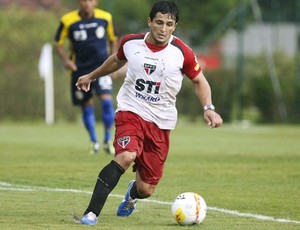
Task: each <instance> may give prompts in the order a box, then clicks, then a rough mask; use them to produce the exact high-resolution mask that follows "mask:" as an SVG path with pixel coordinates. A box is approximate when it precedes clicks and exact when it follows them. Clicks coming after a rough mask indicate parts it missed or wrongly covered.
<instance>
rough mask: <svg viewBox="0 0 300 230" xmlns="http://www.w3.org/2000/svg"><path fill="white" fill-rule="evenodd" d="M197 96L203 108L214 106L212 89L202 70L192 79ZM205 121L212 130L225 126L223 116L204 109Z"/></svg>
mask: <svg viewBox="0 0 300 230" xmlns="http://www.w3.org/2000/svg"><path fill="white" fill-rule="evenodd" d="M192 82H193V84H194V88H195V92H196V95H197V97H198V99H199V101H200V102H201V104H202V106H203V108H204V107H205V106H208V105H212V97H211V88H210V85H209V83H208V81H207V79H206V78H205V76H204V74H203V72H202V70H201V71H200V73H199V74H198V75H197V76H196V77H195V78H193V79H192ZM204 119H205V121H206V122H207V124H208V125H209V126H211V127H212V128H217V127H220V126H221V125H222V124H223V120H222V118H221V116H220V115H219V114H218V113H217V112H215V110H214V108H213V109H204Z"/></svg>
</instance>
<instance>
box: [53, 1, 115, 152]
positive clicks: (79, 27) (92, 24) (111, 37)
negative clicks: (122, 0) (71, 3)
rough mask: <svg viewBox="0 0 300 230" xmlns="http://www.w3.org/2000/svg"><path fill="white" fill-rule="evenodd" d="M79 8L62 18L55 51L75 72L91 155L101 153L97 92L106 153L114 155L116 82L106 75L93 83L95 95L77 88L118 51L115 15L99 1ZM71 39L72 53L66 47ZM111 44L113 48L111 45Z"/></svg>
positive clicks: (77, 100) (77, 99) (77, 101)
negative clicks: (79, 79)
mask: <svg viewBox="0 0 300 230" xmlns="http://www.w3.org/2000/svg"><path fill="white" fill-rule="evenodd" d="M78 3H79V9H78V10H75V11H72V12H69V13H67V14H65V15H63V16H62V18H61V20H60V24H59V27H58V29H57V32H56V36H55V48H56V51H57V53H58V55H59V56H60V58H61V59H62V61H63V62H64V64H65V67H66V69H67V70H70V71H71V92H72V101H73V104H74V105H78V106H81V110H82V117H83V123H84V125H85V128H86V129H87V131H88V133H89V136H90V141H91V147H90V151H91V153H97V152H98V150H99V146H100V145H99V140H98V137H97V133H96V118H95V113H94V102H93V93H94V92H95V93H96V94H97V96H98V98H99V101H100V106H101V108H102V120H103V124H104V128H105V130H104V137H103V139H104V146H103V147H104V150H105V151H106V152H107V153H108V154H114V149H113V146H112V143H110V140H111V128H112V126H113V122H114V115H115V112H114V106H113V98H112V90H113V89H112V79H111V76H110V75H108V74H107V75H105V76H102V77H101V78H99V79H98V80H97V81H94V82H93V83H92V84H91V87H92V88H93V90H94V92H92V91H89V92H84V91H80V90H78V89H77V88H76V86H75V83H76V82H77V79H78V78H79V77H80V76H81V75H84V74H87V73H89V72H91V71H93V70H94V69H96V68H97V67H98V66H99V65H101V64H102V63H103V62H104V61H105V60H106V59H107V58H108V56H109V54H110V53H115V52H116V51H117V48H118V47H117V46H118V41H117V37H116V35H115V32H114V27H113V22H112V15H111V14H110V13H109V12H106V11H104V10H101V9H98V8H96V7H97V0H78ZM67 39H68V40H69V44H70V54H68V53H67V51H66V50H65V48H64V44H65V41H66V40H67ZM107 44H109V47H108V46H107Z"/></svg>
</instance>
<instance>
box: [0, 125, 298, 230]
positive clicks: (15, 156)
mask: <svg viewBox="0 0 300 230" xmlns="http://www.w3.org/2000/svg"><path fill="white" fill-rule="evenodd" d="M102 128H103V127H102V126H98V129H99V130H102ZM0 134H1V138H0V146H1V161H0V182H7V183H11V184H13V185H12V186H11V187H10V186H7V187H6V188H8V190H2V188H3V187H5V186H3V185H2V184H0V193H1V209H0V215H1V219H0V222H1V229H10V230H14V229H24V230H25V229H28V230H31V229H50V230H51V229H53V230H57V229H86V228H87V227H84V226H81V225H76V224H74V223H73V221H72V214H73V213H77V214H78V215H79V216H80V215H81V214H82V213H83V211H84V210H85V208H86V206H87V204H88V202H89V199H90V196H91V192H92V190H93V186H94V184H95V181H96V177H97V175H98V173H99V170H100V169H101V168H102V167H104V166H105V165H106V164H107V163H108V162H109V161H110V160H111V159H112V158H111V156H108V155H107V154H105V153H104V152H103V151H100V152H99V154H98V155H88V153H87V145H88V143H89V142H88V140H87V138H86V139H85V138H83V137H85V131H84V130H83V129H82V127H81V126H80V125H74V124H64V123H60V124H58V125H54V126H46V125H44V124H41V123H39V124H37V123H16V124H15V123H14V124H10V123H2V124H1V129H0ZM299 138H300V133H299V126H253V127H248V128H245V127H244V128H242V127H238V126H226V125H225V126H223V127H221V128H218V129H210V128H209V127H207V126H206V125H205V126H203V125H202V124H199V123H196V124H189V123H186V122H185V121H184V120H180V121H179V123H178V126H177V129H176V130H174V131H173V132H172V134H171V143H172V144H171V149H170V154H169V157H168V159H167V162H166V165H165V169H164V176H163V178H162V180H161V182H160V184H159V185H158V186H157V189H156V190H155V192H154V194H153V196H152V197H151V198H150V199H149V200H150V202H143V201H142V200H141V201H139V202H138V204H137V209H138V210H139V212H136V213H134V214H133V215H132V216H130V217H129V218H120V217H117V216H116V209H117V207H118V204H119V203H120V202H121V201H122V197H123V195H124V194H125V191H126V188H127V183H128V181H129V180H131V179H132V178H133V177H134V174H133V173H132V170H131V168H129V169H128V170H127V172H126V173H125V174H124V175H123V176H122V177H121V179H120V182H119V184H118V185H117V186H116V188H115V189H114V190H113V192H112V196H110V197H108V200H107V203H106V205H105V207H104V209H103V212H102V214H101V216H100V221H99V223H98V225H97V226H96V227H95V228H96V229H108V230H110V229H112V230H125V229H149V230H151V229H158V230H162V229H170V230H171V229H172V230H173V229H176V230H177V229H178V230H182V229H198V228H199V229H201V230H216V229H230V230H240V229H243V230H253V229H259V230H260V229H261V230H262V229H268V230H278V229H281V230H296V229H299V221H300V213H299V210H300V203H299V202H296V201H298V199H299V189H300V181H299V176H300V174H299V163H300V155H299V148H300V142H299ZM254 143H255V144H254ZM26 186H29V187H26ZM13 189H16V190H13ZM59 189H61V190H59ZM68 189H73V190H69V191H68V192H67V191H66V190H68ZM72 191H73V192H72ZM76 191H77V192H76ZM185 191H193V192H198V193H200V194H201V195H202V196H203V197H204V199H205V201H206V202H207V205H208V207H209V208H208V212H207V217H206V219H205V221H204V222H203V224H202V225H200V226H192V227H181V226H178V225H176V224H175V222H174V220H173V218H172V217H171V212H170V205H169V204H168V203H171V202H172V201H173V200H174V199H175V197H176V196H177V195H178V194H179V193H181V192H185ZM283 194H284V196H283ZM153 200H156V201H157V200H158V201H163V202H168V203H167V204H166V203H165V204H158V203H155V202H151V201H153ZM14 207H15V208H14ZM211 207H217V208H224V209H228V210H235V211H239V212H241V213H251V214H258V215H266V216H271V217H275V218H284V219H289V220H297V221H298V224H296V223H279V222H275V221H274V220H272V221H266V220H258V219H255V218H247V217H242V216H235V215H232V214H228V213H227V214H226V213H222V212H220V211H216V210H212V209H210V208H211Z"/></svg>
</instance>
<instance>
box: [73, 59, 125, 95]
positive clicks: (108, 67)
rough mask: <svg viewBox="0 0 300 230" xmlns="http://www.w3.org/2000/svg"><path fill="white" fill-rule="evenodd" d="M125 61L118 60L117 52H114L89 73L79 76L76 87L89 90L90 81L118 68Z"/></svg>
mask: <svg viewBox="0 0 300 230" xmlns="http://www.w3.org/2000/svg"><path fill="white" fill-rule="evenodd" d="M126 62H127V61H126V60H120V59H119V58H118V57H117V53H114V54H112V55H111V56H109V57H108V59H106V61H105V62H104V63H103V64H102V65H101V66H99V67H98V68H97V69H95V70H94V71H92V72H90V73H89V74H86V75H83V76H81V77H80V78H79V79H78V81H77V83H76V87H77V88H78V89H79V90H83V91H89V90H90V84H91V82H93V81H95V80H96V79H97V78H99V77H102V76H106V75H110V74H111V73H113V72H115V71H117V70H119V69H120V68H121V67H122V66H124V65H125V63H126Z"/></svg>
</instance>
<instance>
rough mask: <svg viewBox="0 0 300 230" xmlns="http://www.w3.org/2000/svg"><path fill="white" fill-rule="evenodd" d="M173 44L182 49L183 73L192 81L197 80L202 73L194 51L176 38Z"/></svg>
mask: <svg viewBox="0 0 300 230" xmlns="http://www.w3.org/2000/svg"><path fill="white" fill-rule="evenodd" d="M171 44H172V45H174V46H176V47H178V49H180V50H181V52H182V53H183V56H184V62H183V67H182V73H183V74H185V75H186V76H187V77H188V78H190V79H193V78H195V77H196V76H197V75H198V74H199V73H200V72H201V67H200V65H199V63H198V60H197V57H196V55H195V54H194V52H193V51H192V49H191V48H190V47H188V46H187V45H186V44H184V43H183V42H182V41H181V40H180V39H178V38H177V37H174V39H173V41H172V42H171Z"/></svg>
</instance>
